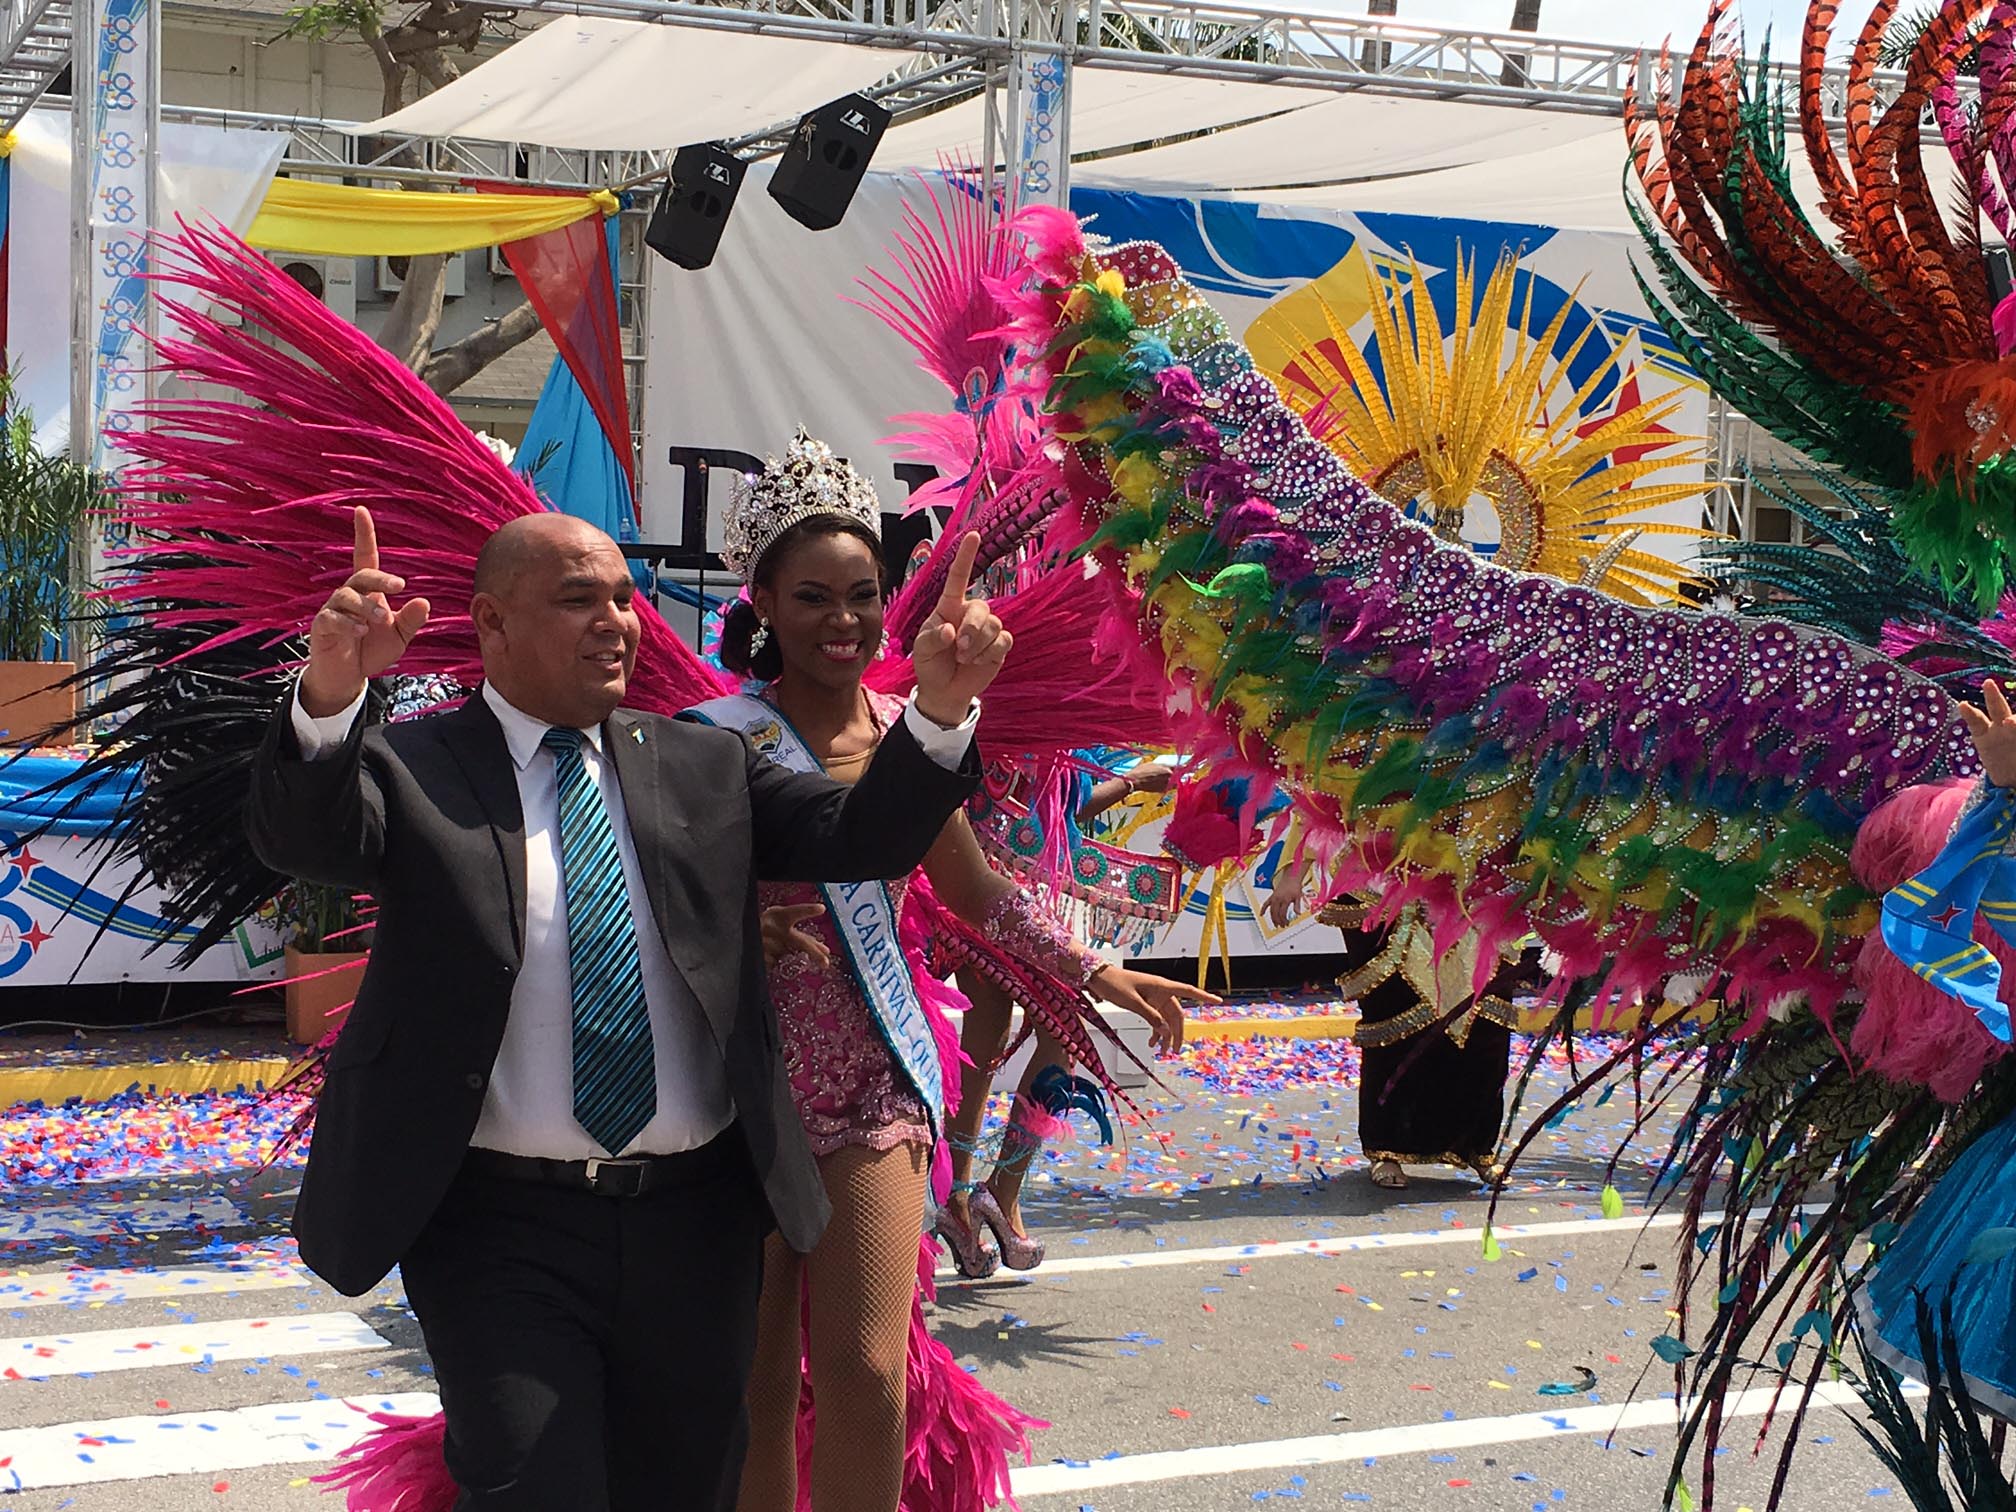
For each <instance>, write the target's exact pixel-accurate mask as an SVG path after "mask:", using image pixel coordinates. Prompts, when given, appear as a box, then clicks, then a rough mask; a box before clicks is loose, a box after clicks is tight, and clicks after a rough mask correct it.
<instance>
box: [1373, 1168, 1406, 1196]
mask: <svg viewBox="0 0 2016 1512" xmlns="http://www.w3.org/2000/svg"><path fill="white" fill-rule="evenodd" d="M1368 1174H1369V1175H1370V1176H1371V1178H1372V1185H1374V1186H1376V1187H1384V1188H1385V1189H1386V1190H1387V1191H1389V1192H1399V1191H1404V1190H1406V1187H1407V1173H1406V1171H1404V1170H1402V1169H1401V1167H1400V1162H1399V1161H1397V1160H1375V1161H1373V1162H1372V1169H1371V1171H1370V1172H1369V1173H1368Z"/></svg>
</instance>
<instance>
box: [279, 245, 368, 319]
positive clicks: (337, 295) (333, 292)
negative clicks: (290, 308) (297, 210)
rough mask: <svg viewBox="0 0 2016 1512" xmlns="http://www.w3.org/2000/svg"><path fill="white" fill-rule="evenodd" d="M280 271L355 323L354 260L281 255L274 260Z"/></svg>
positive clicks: (355, 267) (355, 282)
mask: <svg viewBox="0 0 2016 1512" xmlns="http://www.w3.org/2000/svg"><path fill="white" fill-rule="evenodd" d="M274 261H275V262H277V263H278V264H279V265H280V271H281V272H282V273H285V274H286V275H287V276H288V277H289V278H291V279H293V280H294V282H296V283H298V284H299V285H301V287H302V288H304V289H306V290H307V291H308V292H309V293H310V294H313V295H314V296H315V297H316V298H317V299H319V300H321V301H322V303H323V304H325V305H327V306H328V307H329V308H330V309H331V310H333V311H334V312H335V313H336V314H338V315H340V316H342V317H343V318H344V319H345V320H347V321H349V322H350V323H351V324H353V325H354V324H356V321H357V260H356V259H355V258H354V257H297V256H294V255H292V254H290V253H283V254H281V255H280V256H279V257H276V258H275V259H274Z"/></svg>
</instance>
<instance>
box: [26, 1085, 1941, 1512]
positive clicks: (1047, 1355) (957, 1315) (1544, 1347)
mask: <svg viewBox="0 0 2016 1512" xmlns="http://www.w3.org/2000/svg"><path fill="white" fill-rule="evenodd" d="M1343 1059H1348V1057H1344V1058H1343ZM1343 1059H1340V1056H1339V1052H1336V1051H1335V1050H1325V1051H1320V1052H1319V1051H1318V1050H1315V1049H1312V1048H1309V1047H1303V1048H1300V1049H1296V1048H1288V1047H1273V1048H1260V1049H1250V1050H1240V1049H1236V1048H1235V1049H1231V1050H1222V1051H1214V1052H1211V1059H1210V1060H1208V1061H1205V1062H1199V1063H1198V1065H1197V1069H1198V1070H1201V1071H1202V1072H1204V1073H1205V1074H1204V1075H1203V1076H1198V1075H1187V1074H1186V1075H1172V1076H1171V1094H1172V1095H1161V1094H1158V1095H1157V1097H1156V1098H1155V1099H1154V1100H1153V1101H1152V1103H1151V1104H1150V1111H1151V1112H1152V1113H1153V1114H1154V1115H1155V1116H1154V1118H1153V1121H1152V1124H1150V1125H1141V1124H1135V1125H1133V1126H1131V1127H1127V1128H1124V1129H1123V1131H1122V1132H1123V1134H1124V1135H1125V1143H1124V1148H1122V1149H1120V1150H1117V1151H1116V1150H1101V1149H1096V1148H1088V1147H1087V1146H1085V1145H1083V1144H1076V1145H1074V1146H1072V1147H1071V1148H1070V1149H1069V1150H1066V1151H1063V1152H1054V1153H1053V1154H1052V1155H1051V1156H1050V1157H1049V1158H1046V1161H1045V1163H1044V1165H1043V1167H1042V1169H1041V1170H1040V1171H1039V1172H1038V1173H1037V1179H1036V1181H1035V1183H1034V1184H1033V1186H1032V1191H1031V1197H1030V1201H1029V1213H1030V1216H1031V1218H1032V1219H1033V1221H1034V1226H1035V1227H1036V1229H1037V1231H1038V1232H1039V1233H1040V1234H1041V1235H1042V1236H1043V1237H1045V1238H1046V1239H1047V1240H1048V1242H1049V1244H1050V1249H1051V1258H1050V1261H1049V1263H1048V1264H1046V1265H1045V1267H1044V1268H1043V1269H1042V1270H1040V1271H1038V1272H1036V1273H1035V1274H1034V1275H1033V1276H1031V1277H1030V1278H1027V1279H1000V1280H994V1281H989V1282H985V1283H979V1284H971V1285H968V1284H963V1283H953V1284H948V1285H946V1286H945V1287H944V1288H943V1290H942V1293H941V1297H940V1300H939V1303H938V1307H937V1312H936V1327H937V1329H938V1332H939V1335H940V1337H941V1338H943V1339H944V1340H945V1341H946V1342H947V1343H948V1344H949V1345H950V1346H951V1347H952V1348H953V1349H954V1350H955V1351H956V1352H957V1353H958V1355H959V1356H960V1358H961V1359H962V1361H965V1362H967V1363H969V1364H971V1365H973V1366H975V1367H976V1368H977V1370H978V1373H979V1376H980V1379H981V1380H982V1381H984V1382H985V1383H986V1384H987V1385H989V1386H990V1387H991V1388H992V1389H994V1390H995V1391H997V1392H999V1393H1001V1394H1002V1395H1004V1396H1006V1397H1008V1398H1009V1399H1010V1400H1012V1401H1014V1402H1015V1403H1017V1404H1018V1405H1019V1406H1021V1407H1023V1408H1024V1409H1025V1410H1027V1411H1029V1412H1032V1413H1034V1414H1036V1415H1037V1416H1039V1417H1041V1418H1044V1419H1047V1420H1048V1421H1049V1422H1050V1423H1052V1424H1053V1425H1054V1426H1053V1427H1051V1428H1049V1429H1047V1430H1045V1431H1043V1432H1042V1433H1040V1434H1038V1435H1037V1436H1036V1440H1035V1449H1036V1463H1035V1465H1034V1466H1033V1467H1031V1468H1029V1469H1026V1470H1020V1471H1018V1473H1017V1478H1016V1488H1017V1493H1018V1496H1019V1497H1020V1499H1021V1501H1022V1503H1023V1505H1024V1506H1025V1508H1027V1509H1029V1512H1074V1509H1081V1508H1093V1509H1097V1512H1150V1509H1153V1512H1204V1509H1229V1508H1233V1507H1243V1506H1247V1505H1250V1504H1251V1503H1253V1502H1256V1501H1268V1500H1273V1499H1277V1498H1285V1499H1291V1500H1302V1501H1311V1502H1317V1503H1321V1504H1325V1505H1337V1506H1344V1505H1353V1506H1355V1505H1368V1506H1371V1507H1374V1508H1387V1509H1421V1512H1428V1509H1434V1512H1444V1509H1451V1512H1453V1509H1466V1508H1489V1509H1510V1512H1526V1509H1529V1508H1530V1509H1536V1512H1552V1509H1554V1508H1556V1507H1564V1508H1574V1507H1582V1508H1599V1509H1611V1508H1616V1509H1627V1508H1628V1509H1639V1508H1643V1509H1648V1512H1649V1509H1652V1508H1655V1507H1657V1506H1658V1505H1659V1504H1660V1498H1661V1492H1662V1490H1663V1488H1664V1484H1665V1475H1666V1469H1667V1462H1668V1451H1669V1448H1670V1445H1671V1442H1672V1430H1671V1426H1670V1425H1671V1413H1672V1407H1671V1404H1670V1402H1668V1403H1665V1404H1662V1403H1661V1402H1660V1400H1659V1397H1660V1393H1661V1391H1663V1390H1666V1389H1670V1378H1669V1376H1668V1375H1667V1373H1666V1372H1665V1369H1664V1367H1661V1366H1659V1365H1658V1364H1657V1362H1656V1360H1655V1359H1654V1358H1653V1356H1652V1353H1651V1346H1650V1340H1651V1339H1652V1338H1654V1337H1655V1336H1657V1335H1658V1334H1660V1333H1662V1332H1665V1331H1666V1329H1667V1328H1668V1326H1669V1310H1670V1308H1671V1307H1672V1305H1673V1297H1672V1295H1671V1291H1670V1288H1671V1284H1672V1280H1671V1278H1672V1261H1673V1258H1674V1255H1673V1230H1672V1229H1671V1228H1670V1227H1660V1228H1654V1229H1653V1230H1651V1231H1649V1232H1645V1231H1643V1230H1642V1228H1641V1223H1640V1220H1639V1217H1638V1210H1637V1208H1636V1206H1635V1205H1634V1206H1633V1207H1632V1209H1631V1210H1630V1212H1629V1213H1628V1214H1627V1216H1626V1217H1625V1218H1623V1219H1618V1220H1604V1219H1602V1217H1601V1215H1600V1211H1599V1207H1598V1192H1599V1189H1600V1183H1601V1180H1602V1174H1603V1168H1602V1158H1603V1156H1605V1155H1606V1154H1607V1152H1608V1150H1609V1148H1610V1145H1611V1144H1612V1142H1614V1139H1615V1137H1616V1133H1617V1129H1618V1127H1619V1125H1620V1123H1621V1122H1622V1120H1623V1119H1624V1118H1626V1117H1627V1116H1628V1099H1627V1098H1617V1099H1614V1100H1613V1101H1612V1102H1611V1103H1610V1104H1609V1105H1607V1106H1605V1107H1601V1108H1595V1107H1592V1108H1590V1109H1589V1110H1587V1111H1585V1112H1583V1113H1580V1114H1576V1115H1571V1116H1570V1117H1569V1118H1568V1119H1567V1120H1566V1121H1564V1122H1563V1123H1562V1124H1561V1125H1560V1126H1559V1127H1558V1128H1557V1129H1555V1130H1553V1131H1551V1132H1550V1134H1549V1136H1548V1138H1547V1139H1546V1140H1545V1141H1544V1143H1543V1148H1542V1149H1541V1151H1540V1152H1538V1153H1537V1154H1536V1156H1535V1158H1534V1159H1533V1160H1532V1162H1531V1163H1530V1164H1528V1165H1527V1166H1526V1167H1525V1168H1524V1170H1523V1172H1522V1177H1521V1180H1520V1181H1519V1183H1518V1184H1517V1185H1516V1187H1515V1189H1514V1191H1513V1192H1512V1194H1511V1195H1510V1196H1509V1197H1508V1198H1507V1199H1506V1201H1505V1202H1504V1204H1503V1205H1502V1207H1501V1210H1500V1213H1499V1217H1498V1225H1499V1235H1500V1241H1501V1243H1502V1245H1503V1248H1504V1257H1503V1259H1502V1260H1499V1261H1497V1262H1495V1263H1489V1264H1487V1263H1486V1262H1485V1261H1484V1259H1483V1257H1482V1250H1481V1237H1482V1229H1483V1224H1484V1220H1485V1202H1484V1198H1483V1195H1482V1193H1481V1191H1480V1189H1479V1188H1478V1187H1477V1185H1476V1184H1475V1183H1474V1182H1471V1181H1469V1180H1466V1179H1459V1178H1457V1177H1456V1176H1455V1175H1454V1174H1453V1173H1452V1174H1449V1175H1443V1176H1438V1175H1435V1174H1433V1173H1432V1172H1425V1171H1424V1172H1419V1173H1417V1179H1416V1182H1415V1185H1414V1186H1413V1187H1412V1188H1411V1189H1410V1190H1408V1191H1407V1192H1404V1193H1398V1194H1388V1193H1383V1192H1379V1191H1376V1190H1375V1189H1374V1188H1372V1187H1371V1186H1370V1185H1369V1184H1368V1183H1367V1182H1366V1181H1365V1180H1364V1175H1363V1168H1362V1162H1361V1161H1359V1160H1358V1159H1357V1156H1356V1149H1355V1142H1354V1137H1353V1131H1352V1096H1353V1094H1352V1092H1351V1091H1350V1089H1349V1087H1348V1085H1346V1082H1347V1081H1348V1073H1349V1067H1348V1065H1346V1064H1344V1063H1343ZM1269 1087H1276V1088H1278V1089H1277V1090H1266V1089H1267V1088H1269ZM1151 1129H1152V1130H1154V1131H1159V1132H1151ZM1665 1137H1666V1133H1665V1131H1664V1130H1663V1129H1662V1128H1660V1127H1657V1126H1655V1128H1654V1129H1653V1130H1652V1131H1651V1134H1650V1136H1649V1138H1650V1141H1651V1142H1652V1143H1653V1144H1654V1145H1657V1144H1658V1143H1660V1142H1662V1141H1663V1139H1664V1138H1665ZM296 1179H297V1177H296V1174H295V1173H294V1172H291V1171H286V1170H276V1171H270V1172H266V1173H264V1174H259V1175H253V1174H250V1173H248V1172H247V1171H245V1170H218V1171H213V1172H209V1173H204V1174H196V1175H171V1176H154V1177H147V1178H144V1179H140V1180H129V1181H119V1182H111V1183H98V1184H92V1185H88V1186H81V1187H80V1186H74V1185H59V1184H49V1185H40V1184H38V1185H33V1186H28V1187H17V1188H16V1189H14V1190H12V1191H10V1193H9V1201H8V1206H7V1210H6V1212H5V1213H4V1214H0V1512H54V1509H59V1508H77V1509H80V1512H82V1509H91V1512H127V1509H132V1512H140V1509H146V1512H180V1509H194V1508H199V1507H200V1508H208V1509H214V1508H218V1507H220V1506H224V1505H229V1504H233V1503H236V1504H239V1505H249V1506H252V1507H256V1508H262V1509H263V1508H275V1509H285V1508H294V1507H299V1508H302V1509H308V1508H313V1507H316V1506H321V1507H324V1508H330V1507H332V1506H334V1505H335V1504H334V1503H333V1502H331V1501H329V1500H327V1499H324V1498H322V1497H321V1493H319V1492H318V1491H317V1490H316V1489H315V1488H314V1487H313V1486H312V1485H311V1484H310V1483H309V1481H308V1477H310V1476H312V1475H313V1474H315V1473H317V1472H318V1471H320V1470H321V1469H324V1468H326V1466H327V1463H328V1460H329V1456H330V1455H331V1454H333V1452H334V1449H335V1447H336V1446H337V1445H339V1444H340V1443H341V1442H343V1441H345V1439H346V1437H347V1436H348V1435H350V1434H352V1433H354V1432H355V1431H356V1425H357V1424H358V1423H359V1421H360V1414H359V1413H357V1412H355V1411H353V1410H352V1409H351V1408H350V1407H348V1406H345V1405H344V1403H343V1402H341V1401H338V1400H336V1399H339V1398H343V1399H351V1400H352V1401H355V1402H359V1403H364V1404H376V1403H378V1402H380V1401H384V1400H390V1401H392V1402H393V1404H394V1405H402V1404H403V1405H407V1406H411V1405H412V1398H411V1397H410V1396H409V1394H415V1393H419V1394H424V1393H426V1392H428V1391H429V1389H430V1384H431V1383H430V1380H429V1376H428V1366H427V1362H426V1358H425V1355H424V1352H423V1351H422V1349H421V1347H420V1342H419V1336H418V1331H417V1329H416V1328H415V1326H414V1323H413V1321H412V1318H411V1316H410V1314H409V1313H408V1312H407V1311H406V1309H405V1307H404V1305H403V1298H402V1295H401V1292H400V1289H399V1287H398V1284H397V1278H396V1277H395V1278H394V1279H393V1280H392V1282H391V1283H389V1284H387V1285H386V1286H384V1287H382V1288H380V1289H379V1290H378V1291H377V1292H376V1293H374V1294H373V1295H371V1296H369V1297H366V1298H362V1299H349V1298H344V1297H341V1296H338V1295H336V1294H334V1293H332V1292H330V1291H329V1290H328V1289H327V1288H326V1287H323V1286H321V1285H320V1284H319V1283H316V1282H315V1281H314V1280H313V1278H312V1277H309V1276H307V1275H306V1273H305V1272H302V1271H300V1270H299V1269H298V1268H296V1267H295V1266H294V1264H293V1255H292V1250H291V1246H290V1245H289V1243H288V1242H287V1241H286V1239H285V1238H284V1220H285V1216H286V1212H287V1209H288V1205H289V1196H290V1193H291V1189H292V1187H293V1186H294V1184H295V1181H296ZM1644 1179H1645V1171H1644V1168H1643V1166H1642V1165H1627V1166H1626V1167H1624V1168H1623V1169H1622V1170H1621V1171H1620V1172H1619V1180H1618V1184H1619V1186H1620V1188H1622V1189H1623V1190H1624V1192H1625V1194H1626V1196H1627V1199H1629V1198H1631V1197H1632V1196H1633V1193H1634V1188H1635V1190H1637V1191H1642V1188H1643V1183H1644ZM1515 1225H1519V1226H1526V1227H1525V1228H1524V1230H1523V1231H1522V1230H1521V1229H1518V1228H1515V1227H1514V1226H1515ZM1269 1246H1273V1248H1269ZM696 1305H703V1303H702V1302H701V1300H700V1299H696ZM1633 1403H1636V1405H1629V1404H1633ZM1749 1405H1750V1407H1751V1415H1749V1416H1745V1417H1742V1418H1741V1419H1740V1420H1739V1421H1737V1422H1735V1423H1733V1424H1732V1427H1731V1431H1730V1437H1729V1442H1730V1444H1731V1445H1732V1448H1731V1450H1730V1451H1729V1452H1728V1453H1726V1454H1725V1455H1724V1456H1723V1458H1722V1459H1721V1461H1720V1462H1719V1464H1718V1477H1719V1486H1718V1495H1717V1499H1716V1505H1717V1506H1718V1507H1720V1508H1724V1509H1728V1512H1735V1509H1738V1508H1745V1507H1748V1508H1756V1509H1761V1508H1762V1506H1763V1498H1764V1495H1765V1492H1766V1488H1767V1487H1768V1484H1769V1480H1770V1465H1769V1463H1768V1458H1767V1461H1765V1462H1759V1461H1756V1460H1754V1459H1753V1458H1752V1457H1751V1454H1750V1450H1751V1448H1752V1444H1753V1440H1754V1436H1755V1434H1756V1432H1757V1430H1758V1427H1759V1425H1760V1424H1761V1422H1762V1421H1763V1420H1762V1418H1761V1417H1760V1416H1758V1415H1757V1409H1759V1408H1761V1403H1757V1402H1752V1403H1750V1404H1749ZM1620 1422H1621V1423H1622V1424H1623V1426H1622V1427H1619V1426H1618V1425H1619V1424H1620ZM1801 1434H1802V1438H1803V1439H1804V1440H1805V1442H1804V1443H1803V1445H1802V1447H1801V1452H1800V1456H1799V1459H1798V1461H1797V1465H1796V1469H1795V1471H1794V1476H1793V1480H1792V1483H1791V1484H1792V1488H1791V1491H1790V1494H1789V1495H1788V1497H1787V1499H1786V1501H1785V1503H1784V1505H1785V1506H1786V1507H1787V1508H1788V1509H1791V1512H1833V1509H1840V1508H1846V1507H1850V1506H1859V1505H1862V1504H1864V1503H1866V1502H1869V1501H1870V1500H1872V1499H1874V1500H1877V1501H1879V1502H1881V1503H1882V1504H1884V1505H1889V1506H1902V1505H1904V1499H1903V1497H1902V1495H1901V1493H1900V1492H1898V1491H1897V1490H1896V1489H1895V1487H1894V1485H1893V1483H1892V1482H1891V1481H1890V1480H1889V1479H1888V1477H1887V1476H1886V1475H1885V1474H1884V1473H1883V1471H1882V1469H1881V1466H1880V1465H1879V1464H1878V1463H1877V1462H1876V1460H1875V1459H1874V1457H1873V1456H1872V1455H1871V1454H1870V1453H1869V1452H1868V1450H1867V1449H1866V1448H1865V1447H1863V1445H1862V1444H1861V1442H1860V1440H1859V1439H1858V1438H1857V1437H1856V1435H1855V1433H1854V1431H1853V1428H1852V1426H1851V1420H1850V1416H1849V1413H1848V1411H1847V1410H1844V1409H1843V1408H1841V1407H1838V1406H1833V1405H1828V1406H1822V1407H1819V1408H1817V1409H1816V1411H1815V1413H1814V1415H1813V1416H1812V1417H1811V1418H1810V1419H1809V1420H1808V1422H1807V1423H1806V1424H1805V1425H1804V1427H1803V1428H1802V1430H1801ZM1777 1442H1778V1440H1777V1439H1775V1438H1774V1439H1773V1440H1772V1449H1773V1451H1774V1452H1775V1446H1776V1444H1777ZM17 1483H18V1484H19V1486H20V1487H21V1488H20V1489H9V1488H10V1487H14V1486H16V1485H17ZM677 1485H678V1467H677V1466H676V1465H669V1464H668V1465H667V1466H666V1486H667V1491H666V1499H665V1502H664V1505H665V1507H666V1508H667V1509H668V1512H676V1509H677V1508H678V1507H679V1500H678V1493H677ZM1697 1489H1698V1478H1697ZM1885 1498H1887V1501H1886V1500H1885Z"/></svg>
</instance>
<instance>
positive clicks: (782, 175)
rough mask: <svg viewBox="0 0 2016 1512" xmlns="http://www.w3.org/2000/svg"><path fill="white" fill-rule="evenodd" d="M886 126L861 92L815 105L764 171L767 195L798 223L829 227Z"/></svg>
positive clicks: (849, 198)
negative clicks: (767, 178) (772, 165)
mask: <svg viewBox="0 0 2016 1512" xmlns="http://www.w3.org/2000/svg"><path fill="white" fill-rule="evenodd" d="M888 129H889V112H888V111H886V110H884V109H883V108H882V107H881V106H880V105H877V104H876V103H875V102H874V101H873V100H871V99H869V98H868V97H867V96H866V95H858V94H856V95H848V96H847V98H846V99H844V100H835V101H834V102H833V103H832V104H831V105H822V106H820V107H819V108H818V109H817V110H815V111H813V112H812V113H811V114H810V115H808V116H806V117H805V119H804V120H802V121H800V122H799V123H798V129H797V130H796V131H794V132H792V133H791V145H790V146H788V147H786V148H785V149H784V155H783V156H782V157H780V158H778V159H777V171H776V172H775V173H774V174H772V175H771V177H770V197H771V198H772V199H774V200H776V201H777V203H778V204H780V205H782V206H783V207H784V213H785V214H786V215H788V216H790V217H791V219H793V220H795V221H797V222H798V223H799V224H800V225H801V226H810V227H811V228H812V229H813V230H814V231H830V230H832V229H833V228H834V227H835V226H837V225H839V224H840V217H841V216H843V215H845V214H846V213H847V206H848V204H849V203H851V202H852V200H853V198H854V191H855V190H856V189H858V188H860V187H861V175H862V174H864V173H866V172H867V171H868V160H869V159H870V158H872V157H874V156H875V149H876V148H877V147H878V146H880V145H881V142H882V133H883V132H885V131H887V130H888Z"/></svg>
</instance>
